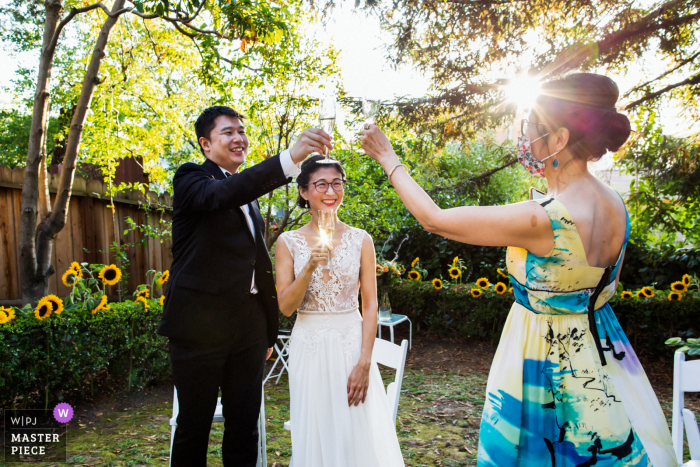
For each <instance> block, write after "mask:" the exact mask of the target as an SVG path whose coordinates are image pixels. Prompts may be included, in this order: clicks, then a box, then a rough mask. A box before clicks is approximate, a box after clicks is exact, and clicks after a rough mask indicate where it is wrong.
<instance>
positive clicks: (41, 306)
mask: <svg viewBox="0 0 700 467" xmlns="http://www.w3.org/2000/svg"><path fill="white" fill-rule="evenodd" d="M52 311H53V303H51V300H49V297H44V298H42V299H41V300H39V303H38V304H37V305H36V308H35V309H34V316H36V319H38V320H39V321H43V320H45V319H46V318H48V317H49V316H51V312H52Z"/></svg>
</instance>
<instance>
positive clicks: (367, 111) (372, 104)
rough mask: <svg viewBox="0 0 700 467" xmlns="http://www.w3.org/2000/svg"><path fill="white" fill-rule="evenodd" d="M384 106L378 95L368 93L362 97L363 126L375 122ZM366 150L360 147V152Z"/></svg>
mask: <svg viewBox="0 0 700 467" xmlns="http://www.w3.org/2000/svg"><path fill="white" fill-rule="evenodd" d="M381 106H382V101H381V100H380V99H378V98H376V96H369V95H367V93H365V95H364V96H363V97H362V116H363V117H364V118H365V123H364V125H363V126H366V125H371V124H372V123H375V121H376V117H377V114H378V113H379V109H380V108H381ZM364 152H365V151H364V150H363V149H360V153H362V154H364Z"/></svg>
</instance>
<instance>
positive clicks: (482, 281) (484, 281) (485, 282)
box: [476, 277, 491, 289]
mask: <svg viewBox="0 0 700 467" xmlns="http://www.w3.org/2000/svg"><path fill="white" fill-rule="evenodd" d="M489 284H491V283H490V282H489V280H488V279H487V278H485V277H482V278H480V279H477V280H476V285H477V287H481V288H482V289H485V288H486V287H488V286H489Z"/></svg>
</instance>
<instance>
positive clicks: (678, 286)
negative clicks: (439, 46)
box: [671, 281, 688, 293]
mask: <svg viewBox="0 0 700 467" xmlns="http://www.w3.org/2000/svg"><path fill="white" fill-rule="evenodd" d="M671 290H673V291H674V292H679V293H684V292H686V291H687V290H688V286H687V285H685V284H684V283H683V281H678V282H674V283H673V284H671Z"/></svg>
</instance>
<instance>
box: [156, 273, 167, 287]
mask: <svg viewBox="0 0 700 467" xmlns="http://www.w3.org/2000/svg"><path fill="white" fill-rule="evenodd" d="M168 279H170V271H163V274H161V275H160V277H159V278H158V280H157V281H156V282H158V284H159V285H163V284H165V283H166V282H168Z"/></svg>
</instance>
